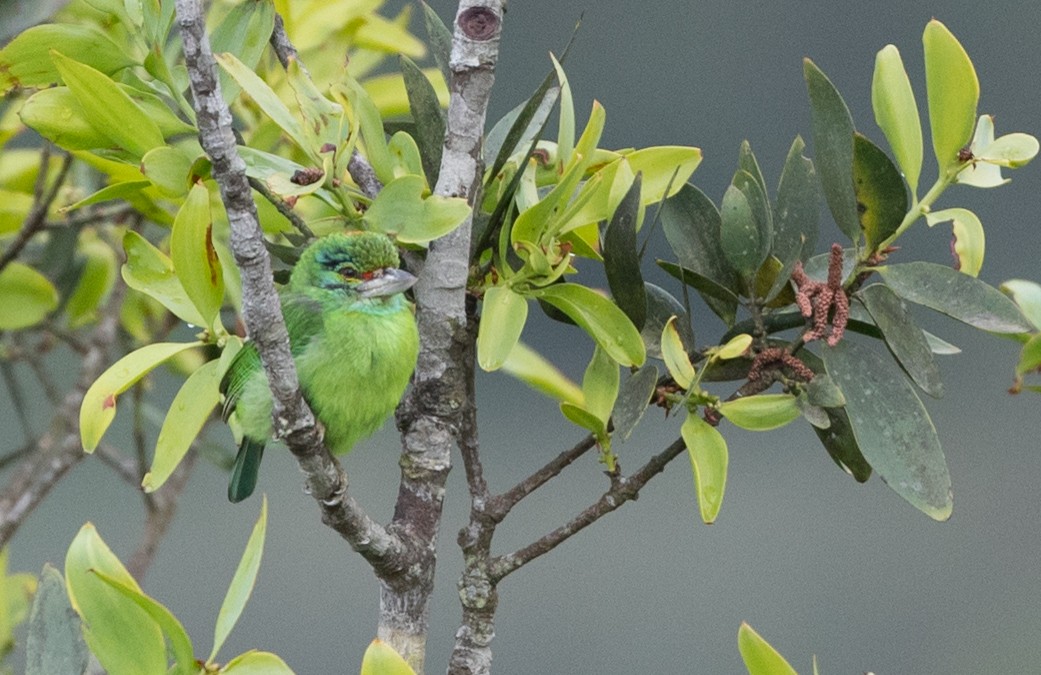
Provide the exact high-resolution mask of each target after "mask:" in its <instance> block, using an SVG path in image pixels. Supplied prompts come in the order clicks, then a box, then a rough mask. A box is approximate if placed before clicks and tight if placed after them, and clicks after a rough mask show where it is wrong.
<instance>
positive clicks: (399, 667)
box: [361, 639, 415, 675]
mask: <svg viewBox="0 0 1041 675" xmlns="http://www.w3.org/2000/svg"><path fill="white" fill-rule="evenodd" d="M361 675H415V671H414V670H412V667H411V666H409V665H408V663H407V662H406V661H405V659H403V658H401V655H400V654H398V653H397V652H396V651H394V648H393V647H391V646H390V645H388V644H387V643H386V642H382V641H381V640H379V639H376V640H373V641H372V643H371V644H370V645H369V648H368V649H366V650H365V656H363V657H362V660H361Z"/></svg>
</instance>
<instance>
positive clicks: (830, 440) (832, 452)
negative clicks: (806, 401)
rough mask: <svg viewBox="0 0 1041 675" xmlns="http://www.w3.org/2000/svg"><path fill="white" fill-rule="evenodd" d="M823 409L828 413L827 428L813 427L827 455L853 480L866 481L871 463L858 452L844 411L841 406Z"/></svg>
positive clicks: (869, 475)
mask: <svg viewBox="0 0 1041 675" xmlns="http://www.w3.org/2000/svg"><path fill="white" fill-rule="evenodd" d="M823 410H824V412H825V413H826V414H827V415H828V428H827V429H821V428H819V427H816V426H814V427H813V431H814V433H816V434H817V438H819V439H820V441H821V445H823V446H824V449H825V450H827V451H828V456H830V457H831V458H832V460H834V461H835V463H836V464H838V466H839V468H840V469H842V470H843V471H845V472H846V473H848V474H849V475H850V476H852V477H853V480H855V481H857V482H858V483H865V482H867V479H868V478H871V465H870V464H868V462H867V460H866V459H864V455H863V454H861V452H860V447H859V446H858V445H857V438H856V436H854V435H853V428H852V427H850V425H849V416H848V415H846V411H845V410H844V409H842V408H824V409H823Z"/></svg>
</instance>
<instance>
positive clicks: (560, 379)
mask: <svg viewBox="0 0 1041 675" xmlns="http://www.w3.org/2000/svg"><path fill="white" fill-rule="evenodd" d="M502 371H503V372H504V373H509V374H510V375H512V376H513V377H516V378H517V379H518V380H520V381H521V382H524V383H525V384H526V385H528V386H529V387H531V388H532V389H535V390H536V391H539V392H541V393H543V394H545V395H546V396H549V397H551V398H555V399H556V400H558V401H561V402H564V401H566V402H568V403H572V404H574V405H576V406H582V405H585V395H584V394H583V393H582V389H581V388H580V387H579V386H578V385H577V384H575V383H574V382H573V381H571V380H570V379H568V376H567V375H565V374H564V373H562V372H560V370H558V369H557V368H556V366H554V365H553V364H552V363H550V362H549V361H547V360H546V359H545V358H543V357H542V356H541V355H540V354H539V353H538V352H536V351H535V350H533V349H531V348H530V347H528V346H527V345H525V344H524V343H523V342H518V343H517V344H515V345H514V346H513V350H512V351H510V355H509V356H507V357H506V360H505V361H503V364H502Z"/></svg>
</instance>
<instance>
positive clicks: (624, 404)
mask: <svg viewBox="0 0 1041 675" xmlns="http://www.w3.org/2000/svg"><path fill="white" fill-rule="evenodd" d="M657 384H658V368H657V367H656V366H653V365H651V364H646V365H645V366H643V367H642V368H640V369H639V370H638V371H636V372H635V373H633V374H632V375H630V376H629V378H628V379H627V380H626V381H625V382H623V383H622V387H621V390H620V391H619V392H618V399H617V400H616V401H615V404H614V410H612V411H611V422H612V423H613V424H614V434H615V437H616V438H620V439H622V440H623V441H624V440H626V439H628V438H629V434H631V433H632V431H633V429H635V428H636V425H637V424H638V423H639V422H640V418H642V417H643V414H644V412H646V410H647V406H649V405H650V403H651V397H652V396H654V389H655V387H656V386H657Z"/></svg>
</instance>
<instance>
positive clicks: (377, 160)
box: [342, 77, 394, 194]
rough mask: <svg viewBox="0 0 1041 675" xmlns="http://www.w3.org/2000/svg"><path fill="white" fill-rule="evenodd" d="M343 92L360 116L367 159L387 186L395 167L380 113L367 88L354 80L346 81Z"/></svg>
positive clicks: (348, 79) (359, 120) (392, 176)
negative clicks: (388, 148)
mask: <svg viewBox="0 0 1041 675" xmlns="http://www.w3.org/2000/svg"><path fill="white" fill-rule="evenodd" d="M342 91H343V93H344V95H345V96H346V97H347V100H348V101H349V102H350V104H351V109H352V110H353V111H354V114H355V115H357V116H358V123H359V124H360V125H361V137H362V140H363V141H364V142H365V157H366V158H367V159H368V160H369V163H370V164H372V170H373V171H375V172H376V177H377V178H379V179H380V180H381V181H382V182H383V183H384V184H387V183H389V182H390V181H391V180H392V179H393V178H394V167H393V163H392V162H391V157H390V152H389V151H388V150H387V139H386V136H385V135H384V133H383V120H382V119H381V117H380V111H379V109H378V108H377V107H376V104H375V103H373V102H372V98H371V97H370V96H369V94H368V92H366V91H365V88H364V87H362V86H361V85H360V84H358V82H357V81H355V80H354V79H353V78H350V77H348V78H347V79H346V81H345V86H344V87H343V89H342ZM381 194H382V193H381Z"/></svg>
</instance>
